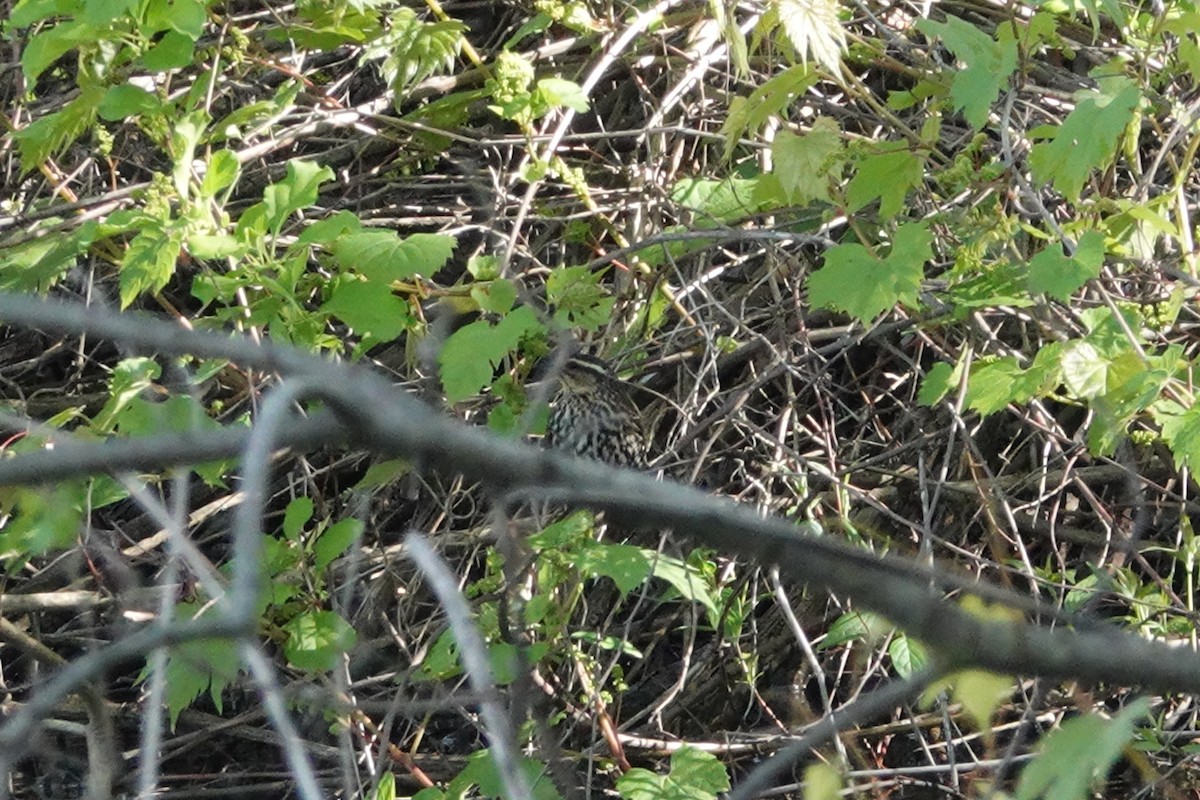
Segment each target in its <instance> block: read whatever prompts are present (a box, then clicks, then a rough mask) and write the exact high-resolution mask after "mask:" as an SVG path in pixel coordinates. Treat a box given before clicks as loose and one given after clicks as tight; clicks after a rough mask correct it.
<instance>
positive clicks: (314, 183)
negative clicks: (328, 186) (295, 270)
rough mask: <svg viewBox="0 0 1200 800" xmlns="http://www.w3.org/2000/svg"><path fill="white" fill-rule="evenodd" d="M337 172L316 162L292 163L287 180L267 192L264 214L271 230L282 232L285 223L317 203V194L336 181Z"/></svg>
mask: <svg viewBox="0 0 1200 800" xmlns="http://www.w3.org/2000/svg"><path fill="white" fill-rule="evenodd" d="M333 178H334V174H333V170H331V169H330V168H329V167H324V166H321V165H319V164H316V163H313V162H312V161H304V160H302V159H294V160H292V161H289V162H288V165H287V176H286V177H285V178H284V179H283V180H282V181H280V182H279V183H274V184H271V185H270V186H268V187H267V188H266V189H264V190H263V202H262V205H263V210H264V212H265V214H266V221H267V227H268V229H269V230H272V231H275V232H278V231H279V228H280V226H281V225H283V221H284V220H286V219H287V218H288V217H289V216H291V215H292V214H294V213H295V212H297V211H300V210H301V209H304V208H308V207H309V206H311V205H312V204H313V203H315V202H317V193H318V190H319V189H320V186H321V184H322V183H324V182H325V181H330V180H333Z"/></svg>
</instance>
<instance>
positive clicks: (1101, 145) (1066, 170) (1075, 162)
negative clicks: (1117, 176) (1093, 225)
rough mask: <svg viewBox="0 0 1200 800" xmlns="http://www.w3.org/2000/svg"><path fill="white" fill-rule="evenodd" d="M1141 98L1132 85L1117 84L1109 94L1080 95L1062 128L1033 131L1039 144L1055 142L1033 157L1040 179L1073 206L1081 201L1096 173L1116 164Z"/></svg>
mask: <svg viewBox="0 0 1200 800" xmlns="http://www.w3.org/2000/svg"><path fill="white" fill-rule="evenodd" d="M1141 98H1142V93H1141V90H1140V89H1139V88H1138V87H1137V86H1136V85H1134V84H1133V83H1132V82H1131V81H1129V80H1126V79H1121V80H1119V81H1117V80H1114V81H1112V82H1111V84H1108V85H1106V88H1105V89H1104V90H1099V91H1098V90H1089V91H1083V92H1078V93H1076V101H1077V102H1076V105H1075V110H1074V111H1072V112H1071V113H1070V114H1068V115H1067V118H1066V119H1065V120H1064V121H1063V123H1062V125H1061V126H1058V127H1053V126H1042V127H1040V128H1036V129H1034V130H1033V131H1031V133H1030V135H1031V136H1032V137H1033V138H1042V139H1049V141H1045V142H1040V143H1038V144H1035V145H1034V146H1033V149H1032V150H1031V151H1030V153H1029V166H1030V167H1031V168H1032V170H1033V174H1034V176H1035V177H1037V178H1038V179H1039V180H1042V181H1048V182H1050V183H1052V184H1053V185H1054V188H1055V189H1057V190H1058V191H1060V192H1062V194H1063V195H1064V196H1065V197H1066V198H1067V199H1068V200H1070V201H1072V202H1074V201H1077V200H1079V195H1080V191H1081V190H1082V188H1083V183H1084V181H1086V180H1087V178H1088V176H1089V175H1090V174H1091V173H1092V171H1093V170H1097V169H1102V168H1104V167H1107V166H1108V165H1109V164H1110V163H1111V161H1112V158H1113V156H1114V155H1115V153H1116V150H1117V141H1118V139H1119V137H1120V136H1121V133H1122V132H1124V131H1125V129H1126V128H1127V127H1128V126H1129V124H1130V122H1131V121H1132V120H1133V110H1134V109H1135V108H1136V107H1137V105H1138V103H1139V102H1141Z"/></svg>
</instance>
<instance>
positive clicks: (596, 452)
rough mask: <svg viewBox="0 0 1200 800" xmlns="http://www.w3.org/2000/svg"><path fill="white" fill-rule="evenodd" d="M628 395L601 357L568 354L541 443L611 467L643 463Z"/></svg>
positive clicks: (641, 437)
mask: <svg viewBox="0 0 1200 800" xmlns="http://www.w3.org/2000/svg"><path fill="white" fill-rule="evenodd" d="M631 395H632V389H631V387H630V385H629V384H627V383H625V382H624V381H622V380H621V379H619V378H617V377H616V376H615V375H614V374H613V370H612V367H611V366H609V364H608V363H607V362H606V361H604V360H603V359H601V358H597V357H596V356H592V355H587V354H583V353H576V354H574V355H571V356H570V357H569V358H568V359H567V360H566V362H565V363H564V364H563V365H562V368H561V369H560V371H559V374H558V388H557V390H556V391H555V393H554V396H553V397H552V398H551V400H550V419H549V422H548V423H547V425H546V443H547V445H548V446H550V447H552V448H555V449H557V450H561V451H564V452H568V453H573V454H575V455H577V456H582V457H584V458H590V459H594V460H596V461H603V462H604V463H606V464H611V465H613V466H616V467H632V468H634V469H641V468H643V467H645V466H646V444H647V441H646V440H647V437H646V431H645V427H644V425H643V422H642V412H641V409H640V408H638V406H637V404H636V403H634V402H633V397H632V396H631Z"/></svg>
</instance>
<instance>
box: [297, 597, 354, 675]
mask: <svg viewBox="0 0 1200 800" xmlns="http://www.w3.org/2000/svg"><path fill="white" fill-rule="evenodd" d="M283 630H284V632H286V633H287V635H288V637H287V641H286V642H285V643H284V645H283V654H284V656H285V657H286V658H287V660H288V663H289V664H291V665H292V666H294V667H298V668H299V669H303V670H308V671H310V672H324V671H326V670H331V669H333V668H334V667H336V666H337V664H338V662H339V661H340V660H341V658H342V656H343V655H345V654H346V653H347V652H349V650H350V648H351V647H353V646H354V643H355V641H356V640H357V638H358V637H357V635H356V634H355V632H354V628H352V627H350V624H349V623H348V622H346V621H345V620H344V619H342V618H341V617H340V616H338V615H337V614H335V613H333V612H332V611H315V612H310V613H305V614H300V615H299V616H297V617H295V618H294V619H292V620H291V621H289V622H288V623H287V624H286V625H284V626H283Z"/></svg>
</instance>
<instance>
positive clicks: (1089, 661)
mask: <svg viewBox="0 0 1200 800" xmlns="http://www.w3.org/2000/svg"><path fill="white" fill-rule="evenodd" d="M0 320H3V321H5V322H7V323H10V324H18V325H23V326H28V327H40V328H45V329H50V330H55V331H60V332H69V333H85V332H86V333H87V334H89V335H91V336H100V337H105V338H109V339H114V340H119V341H121V342H122V343H123V344H125V345H127V346H134V347H140V348H142V349H146V350H157V351H159V352H162V353H167V354H184V353H191V354H195V355H200V356H207V357H222V358H231V359H233V360H235V361H237V362H240V363H241V364H242V365H243V366H247V367H255V368H259V369H267V370H275V371H281V372H284V373H289V374H293V375H305V376H313V377H317V378H318V380H317V384H318V385H319V386H321V387H322V392H323V395H324V397H325V400H326V401H327V402H328V403H329V404H330V405H331V406H332V407H333V409H334V410H335V411H336V412H338V414H339V416H340V418H341V420H342V422H343V423H344V424H345V425H346V427H347V428H349V429H350V430H351V433H350V436H351V437H352V439H353V443H354V444H356V445H357V446H359V447H362V448H364V449H369V450H372V451H375V452H378V453H382V454H388V455H399V456H403V457H405V458H408V459H410V460H412V461H414V462H416V463H417V464H419V465H422V466H427V467H434V468H437V469H439V470H443V471H447V472H458V473H462V474H463V475H465V476H467V477H469V478H471V479H473V480H477V481H479V482H481V483H482V484H484V485H485V486H488V487H490V488H491V489H492V490H493V491H494V492H495V493H496V496H497V497H499V498H502V499H504V498H508V497H512V496H517V495H521V496H533V495H535V494H541V495H543V496H546V495H550V496H553V497H554V498H556V499H558V500H560V501H570V502H573V503H576V504H580V505H588V506H591V507H593V508H597V509H603V510H605V511H607V512H609V513H610V514H612V515H614V516H617V517H619V518H621V519H624V520H635V521H636V522H637V523H638V524H641V525H645V526H648V527H651V526H653V527H663V528H671V529H673V530H674V531H676V532H677V533H678V534H680V535H685V536H688V537H690V538H692V539H694V540H696V541H700V542H703V543H704V544H706V545H710V546H713V547H717V548H720V549H722V550H725V551H727V552H735V553H739V554H741V555H744V556H749V557H752V558H755V559H758V560H759V561H761V562H763V563H772V564H778V565H779V567H780V569H781V571H782V572H783V573H785V574H787V575H788V576H790V577H792V578H795V579H797V580H800V581H804V582H806V583H809V584H811V585H813V586H816V587H820V588H822V589H826V590H829V591H831V592H835V593H838V594H840V595H843V596H845V597H849V598H852V599H853V600H854V601H855V602H856V603H857V604H858V605H859V606H861V607H864V608H869V609H871V610H874V611H877V612H879V613H881V614H883V615H884V616H886V617H888V618H890V619H891V620H892V621H893V622H895V623H896V624H898V625H899V626H900V627H902V628H904V629H905V630H907V631H908V632H909V633H910V634H912V635H915V636H917V637H918V638H920V639H922V640H923V641H925V642H926V643H927V644H929V645H930V646H932V647H933V648H935V650H936V651H937V653H938V656H939V663H940V664H941V665H942V666H944V667H947V668H949V667H952V666H956V665H975V666H979V667H983V668H986V669H990V670H993V671H996V672H1000V673H1005V674H1027V675H1041V676H1046V677H1051V678H1068V677H1074V678H1079V679H1082V680H1084V681H1088V682H1107V683H1115V684H1121V685H1137V686H1144V687H1147V688H1153V689H1157V690H1160V691H1187V692H1196V691H1200V656H1198V655H1196V654H1194V653H1190V652H1188V651H1186V650H1183V649H1176V648H1171V647H1168V646H1166V645H1164V644H1160V643H1156V642H1150V641H1146V640H1143V639H1141V638H1139V637H1137V636H1135V635H1133V634H1129V633H1125V632H1122V631H1118V630H1116V629H1111V630H1110V629H1095V630H1072V629H1068V628H1066V627H1060V628H1059V629H1051V628H1048V627H1044V626H1038V625H1029V624H1024V623H1005V622H995V621H989V622H985V621H982V620H980V619H978V618H977V617H974V616H972V615H970V614H968V613H966V612H964V611H963V610H961V609H960V608H959V607H958V606H957V605H956V604H954V603H951V602H947V601H946V600H944V599H943V598H942V596H941V592H940V590H938V589H937V588H936V586H937V585H939V583H944V579H943V576H939V575H937V574H935V573H933V572H932V571H929V570H926V569H924V568H922V567H920V566H918V565H916V564H913V563H911V562H909V561H906V560H904V559H899V558H894V557H884V558H881V557H876V556H873V555H871V554H869V553H866V552H864V551H863V550H861V549H858V548H854V547H851V546H850V545H848V544H846V543H844V542H841V541H838V540H835V539H833V538H831V537H814V536H805V535H803V534H802V533H800V531H799V529H798V528H797V527H796V526H795V525H793V524H791V523H789V522H786V521H784V520H781V519H762V518H760V517H759V516H758V515H757V514H755V513H754V511H753V510H751V509H748V508H743V507H740V506H738V505H737V504H736V503H733V502H731V501H729V500H725V499H720V498H716V497H711V496H708V495H706V494H704V493H702V492H700V491H698V490H696V489H692V488H689V487H685V486H679V485H676V484H672V483H664V482H658V481H655V480H654V479H652V478H651V477H649V476H647V475H642V474H637V473H632V472H622V471H619V470H614V469H611V468H608V467H605V466H604V465H602V464H596V463H589V462H583V461H578V460H574V459H570V458H567V457H564V456H561V455H557V454H554V453H548V452H542V451H539V450H537V449H536V448H533V447H530V446H528V445H524V444H521V443H519V442H514V441H506V440H502V439H498V438H496V437H494V436H491V435H489V434H488V433H486V432H485V431H482V430H479V429H473V428H469V427H466V426H463V425H461V424H458V423H456V422H455V421H453V420H451V419H450V418H448V417H447V416H446V415H444V414H442V413H440V412H439V411H436V410H434V409H432V408H429V407H428V406H425V405H423V404H421V403H419V402H417V401H416V400H414V399H412V398H410V397H408V396H406V395H404V394H403V393H401V392H398V391H396V389H395V388H394V387H392V386H391V385H390V384H389V383H388V382H387V380H385V379H384V378H383V377H381V376H379V375H377V374H374V373H372V372H370V371H369V370H367V369H364V368H361V367H357V366H353V365H346V364H341V363H334V362H330V361H325V360H322V359H318V358H315V357H312V356H308V355H306V354H304V353H301V352H299V351H296V350H292V349H290V348H284V347H279V346H272V345H259V344H256V343H253V342H251V341H249V340H246V339H238V338H229V337H224V336H218V335H215V334H208V333H199V332H192V331H186V330H183V329H181V328H178V327H176V326H173V325H171V324H169V323H166V322H161V321H157V320H153V319H148V318H145V317H139V316H135V315H128V314H126V315H116V314H112V313H108V312H103V311H97V310H94V309H82V308H80V307H78V306H66V305H62V304H57V303H44V302H38V301H35V300H32V299H31V298H29V297H24V296H14V295H5V294H0ZM988 594H989V595H991V596H995V595H997V594H998V593H997V592H996V591H995V590H992V591H990V592H988ZM1013 597H1014V600H1015V599H1016V598H1015V596H1013Z"/></svg>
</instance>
